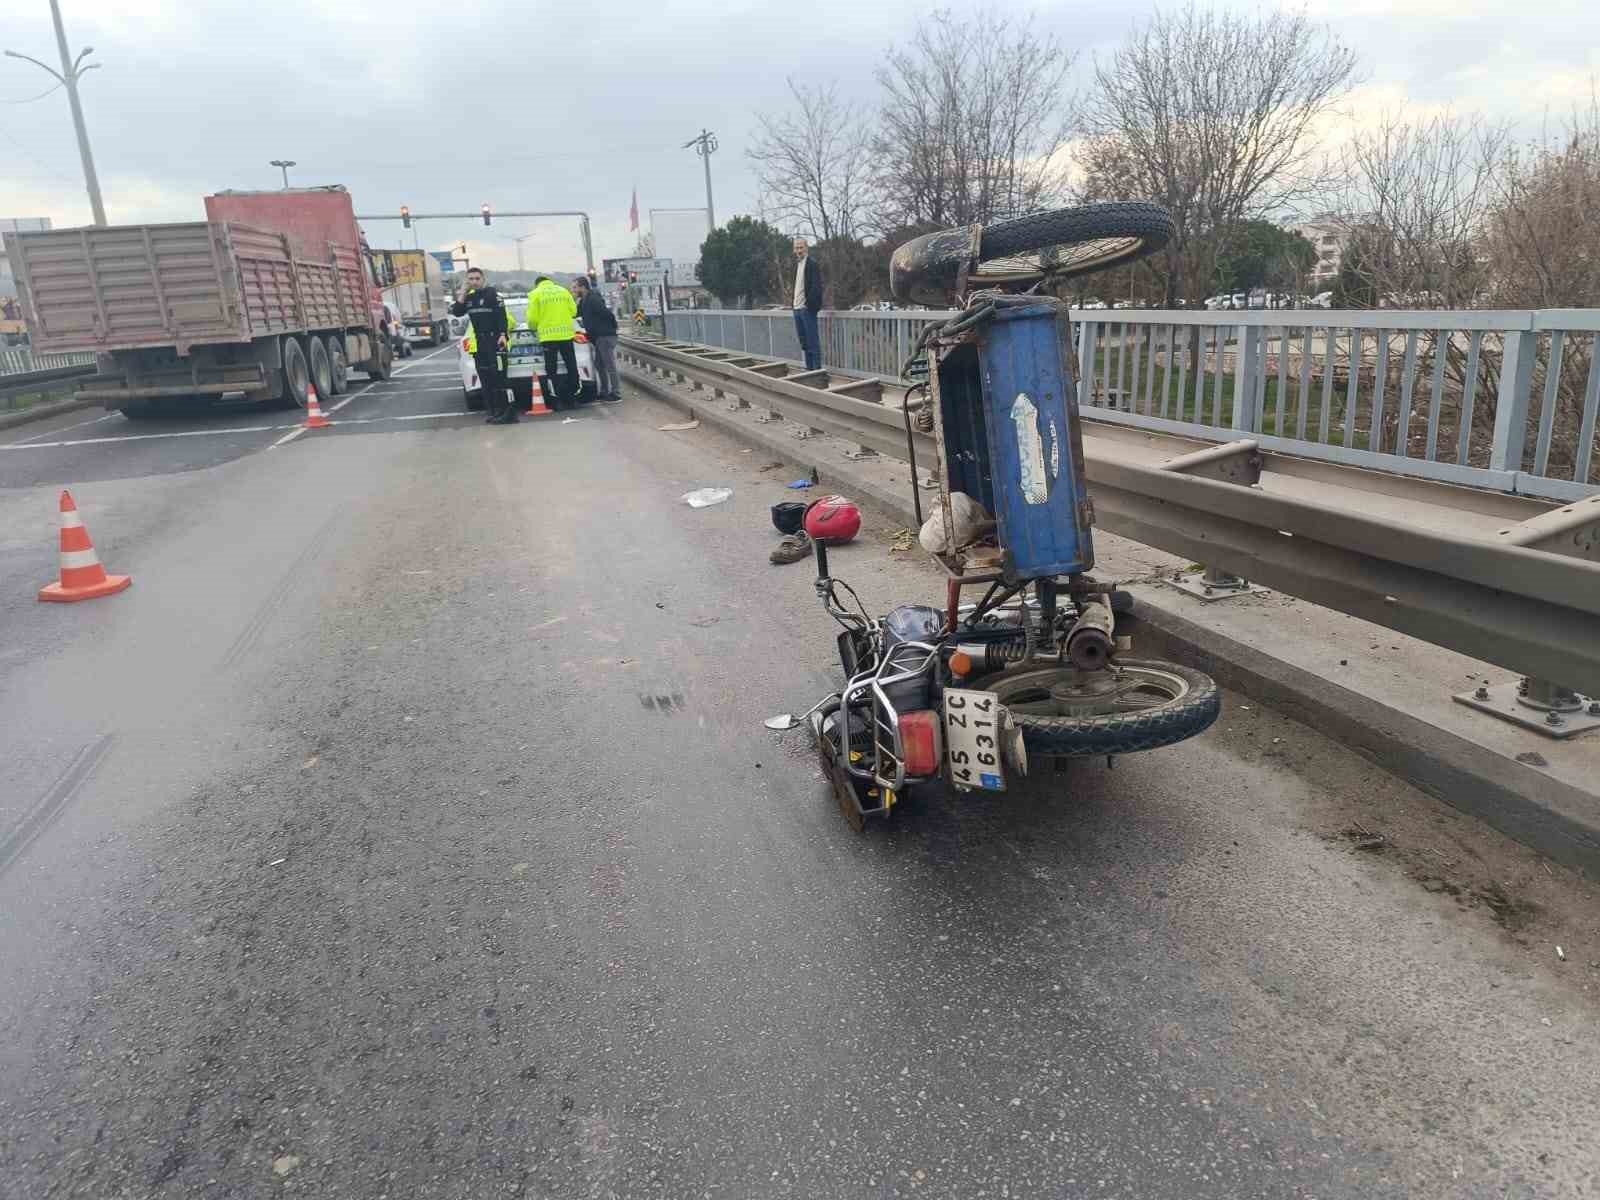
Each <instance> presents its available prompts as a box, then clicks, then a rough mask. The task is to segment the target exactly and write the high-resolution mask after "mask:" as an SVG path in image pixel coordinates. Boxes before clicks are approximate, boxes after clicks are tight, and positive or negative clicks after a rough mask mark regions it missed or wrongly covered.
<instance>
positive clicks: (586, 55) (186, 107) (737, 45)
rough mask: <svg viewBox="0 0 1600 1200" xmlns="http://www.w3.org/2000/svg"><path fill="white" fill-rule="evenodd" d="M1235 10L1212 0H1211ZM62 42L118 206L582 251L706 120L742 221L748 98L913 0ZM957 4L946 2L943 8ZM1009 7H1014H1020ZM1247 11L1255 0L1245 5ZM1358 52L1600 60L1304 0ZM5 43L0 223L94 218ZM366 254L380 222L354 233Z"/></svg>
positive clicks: (456, 9) (206, 17)
mask: <svg viewBox="0 0 1600 1200" xmlns="http://www.w3.org/2000/svg"><path fill="white" fill-rule="evenodd" d="M1223 2H1225V3H1226V2H1228V0H1223ZM62 6H63V9H64V16H65V20H66V25H67V36H68V40H69V43H70V44H71V45H72V47H73V49H74V50H76V49H78V48H80V47H82V46H85V45H92V46H94V48H95V55H94V57H95V58H96V59H97V60H99V61H101V62H103V63H104V66H103V67H102V68H101V69H100V70H97V71H94V72H92V73H90V74H89V75H88V76H87V77H86V78H85V80H84V82H83V98H84V109H85V114H86V119H87V124H88V127H89V134H90V137H91V139H92V142H93V145H94V150H95V156H96V165H97V167H98V169H99V173H100V179H101V187H102V190H103V192H104V195H105V202H106V209H107V216H108V218H109V219H110V220H111V221H112V222H114V223H115V222H135V221H181V220H194V219H198V218H199V217H200V216H201V215H202V209H201V204H200V197H201V196H202V195H204V194H205V193H207V192H210V191H215V190H219V189H222V188H230V187H232V188H251V187H259V188H268V187H276V186H278V184H279V178H280V177H279V173H278V171H277V169H276V168H274V167H271V166H268V165H267V164H268V162H269V160H271V159H274V158H289V159H294V160H295V161H296V162H297V163H298V165H297V166H295V167H294V168H293V169H292V170H291V172H290V178H291V181H292V182H293V183H296V184H300V185H312V184H325V183H342V184H344V185H345V186H346V187H348V188H349V189H350V191H351V193H352V194H353V195H354V197H355V201H356V207H357V210H358V211H361V212H392V211H395V210H397V209H398V208H399V206H400V205H401V204H409V205H410V206H411V208H412V209H413V210H414V211H418V212H421V211H425V210H455V211H465V210H476V209H477V207H478V205H479V204H481V203H483V202H485V201H487V202H489V203H490V204H492V205H493V206H494V207H495V208H496V209H501V210H509V209H583V210H587V211H588V212H589V213H590V214H591V215H592V218H593V222H594V241H595V255H596V258H597V259H599V258H601V257H611V256H615V255H619V254H627V253H630V252H631V251H632V249H633V235H632V234H630V233H629V232H628V205H629V199H630V196H631V193H632V191H633V188H634V187H635V185H637V187H638V193H639V209H640V221H641V224H642V225H644V226H645V227H648V224H649V210H650V209H651V208H652V207H657V208H671V207H682V206H688V205H700V204H703V203H704V184H703V182H702V176H701V169H700V161H699V159H698V158H697V157H696V156H695V154H694V152H693V151H691V150H683V149H680V146H681V145H682V143H683V142H684V141H686V140H687V139H689V138H691V137H693V136H694V135H695V134H696V133H698V132H699V130H700V129H701V128H702V127H707V128H710V129H712V130H713V131H715V132H716V134H717V136H718V138H719V139H720V141H721V149H720V151H719V152H718V153H717V154H716V155H715V156H714V157H713V159H712V176H713V185H714V188H715V200H716V209H717V214H718V218H719V220H726V219H727V217H728V216H731V215H733V214H735V213H739V212H753V211H754V209H755V205H756V194H755V183H754V180H753V178H752V176H751V172H750V169H749V165H748V163H747V161H746V160H745V157H744V149H745V147H746V146H747V145H748V144H749V142H750V139H751V136H752V133H753V130H754V128H755V114H756V113H758V112H761V111H770V110H773V109H776V108H780V107H781V106H782V105H783V103H784V101H785V99H786V93H785V85H784V79H785V76H788V75H792V76H794V77H796V78H798V79H802V80H805V81H807V82H824V81H827V80H837V81H838V82H839V84H840V86H841V87H842V88H843V89H844V90H845V92H846V94H847V95H849V96H850V97H851V98H852V99H854V100H856V101H858V102H859V103H860V104H861V105H862V107H863V109H864V110H866V109H870V107H871V106H872V104H873V100H874V95H875V91H876V87H875V84H874V83H873V79H872V69H873V66H874V64H875V63H876V62H877V60H878V59H879V57H880V56H881V55H882V53H883V51H884V49H885V48H886V47H887V46H888V45H889V44H890V43H892V42H893V41H895V40H896V39H897V38H901V37H903V36H904V35H905V33H906V32H907V30H908V29H909V28H910V27H911V25H912V24H913V22H914V21H915V19H916V17H917V16H918V15H919V14H920V13H923V12H926V11H927V9H928V8H929V7H931V6H930V5H928V4H914V3H904V2H901V0H811V2H810V3H807V4H805V5H801V6H796V5H793V4H773V3H752V2H750V0H717V2H707V0H702V2H698V3H687V2H684V0H651V2H649V3H634V2H632V0H612V2H611V3H595V2H593V0H590V2H588V3H572V2H566V0H564V2H562V3H549V2H547V0H523V2H521V3H500V2H498V0H479V2H477V3H470V4H457V5H447V6H431V5H394V4H386V5H381V6H380V5H377V4H371V3H354V2H351V0H343V2H341V0H317V2H315V3H313V2H312V0H276V2H275V3H271V4H263V3H259V2H256V3H249V4H245V3H239V2H237V0H184V2H183V3H178V2H177V0H119V2H118V3H117V4H114V5H113V4H108V3H105V0H97V2H96V3H94V4H92V5H91V4H89V3H86V2H85V0H62ZM955 6H956V7H957V8H961V7H963V5H961V4H960V3H957V4H956V5H955ZM1017 7H1018V8H1019V10H1020V9H1021V8H1022V6H1021V5H1018V6H1017ZM1032 7H1033V8H1034V9H1035V11H1036V12H1037V13H1038V16H1039V18H1040V22H1041V25H1042V26H1043V27H1047V28H1049V29H1051V30H1053V31H1055V32H1056V33H1058V34H1059V35H1060V36H1061V37H1062V38H1063V39H1064V40H1066V41H1068V42H1069V43H1070V44H1072V45H1074V46H1077V47H1078V48H1079V49H1080V50H1081V51H1082V55H1081V58H1080V60H1079V64H1078V68H1077V75H1078V77H1079V82H1080V84H1081V83H1083V82H1084V81H1085V78H1086V75H1087V68H1088V66H1089V63H1090V61H1091V59H1092V56H1093V55H1094V54H1095V53H1096V52H1098V53H1100V54H1104V53H1106V52H1107V51H1108V50H1109V49H1111V48H1112V47H1113V46H1115V44H1116V42H1117V41H1118V39H1119V38H1120V37H1121V36H1122V35H1123V34H1124V32H1125V31H1126V30H1127V29H1128V28H1129V26H1130V25H1131V24H1132V23H1133V22H1134V21H1135V20H1136V19H1138V17H1139V15H1140V14H1142V13H1146V12H1148V11H1150V8H1151V7H1152V5H1151V4H1150V3H1149V0H1133V2H1132V3H1131V4H1128V5H1126V6H1116V7H1117V8H1118V11H1116V12H1114V13H1113V12H1111V11H1109V10H1110V9H1111V8H1112V7H1113V6H1109V5H1105V4H1100V3H1096V4H1089V3H1085V2H1084V0H1070V2H1065V3H1052V2H1049V0H1045V2H1041V3H1039V4H1037V5H1034V6H1032ZM1241 7H1246V8H1248V9H1250V10H1252V11H1253V10H1254V9H1255V8H1256V7H1257V5H1256V3H1255V0H1247V2H1246V3H1244V4H1242V5H1241ZM1310 8H1311V11H1312V13H1313V15H1315V16H1317V17H1318V18H1319V19H1323V20H1326V21H1328V22H1330V23H1331V24H1332V25H1333V27H1334V29H1335V31H1336V32H1337V33H1338V34H1339V35H1340V36H1341V37H1342V38H1344V39H1345V40H1346V41H1347V42H1348V43H1349V44H1350V45H1352V46H1353V47H1355V48H1356V49H1357V50H1358V51H1359V53H1360V54H1361V55H1362V58H1363V69H1364V74H1365V78H1366V82H1365V83H1364V85H1363V86H1362V88H1361V89H1360V90H1359V92H1358V93H1357V94H1356V96H1355V97H1353V108H1354V110H1355V111H1356V112H1357V113H1371V112H1375V111H1378V110H1379V109H1382V108H1384V107H1386V106H1388V107H1392V106H1394V105H1398V104H1412V105H1425V106H1429V107H1438V106H1442V105H1449V104H1453V105H1454V106H1455V107H1456V108H1457V109H1458V110H1462V111H1467V110H1482V111H1486V112H1489V113H1492V114H1494V115H1497V116H1504V117H1510V118H1514V119H1517V120H1520V121H1523V122H1525V123H1526V124H1527V126H1528V127H1529V128H1530V129H1531V128H1534V127H1536V126H1537V124H1538V123H1539V121H1540V120H1541V118H1542V116H1543V114H1544V113H1546V112H1549V111H1553V112H1556V113H1557V114H1559V113H1560V112H1561V111H1564V110H1566V109H1567V108H1569V107H1570V106H1571V104H1572V103H1573V102H1574V101H1575V100H1576V99H1579V98H1581V97H1587V95H1588V94H1589V88H1590V86H1591V80H1592V79H1594V78H1595V77H1596V76H1600V15H1597V13H1600V6H1597V5H1595V4H1593V3H1592V2H1591V3H1582V2H1579V0H1571V2H1568V0H1553V2H1552V0H1533V2H1526V0H1525V2H1523V3H1518V4H1512V3H1510V0H1499V2H1498V3H1485V2H1483V0H1408V2H1407V3H1405V4H1403V5H1395V4H1393V3H1392V0H1311V4H1310ZM0 49H11V50H17V51H20V52H23V53H26V54H31V55H33V56H34V57H36V58H40V59H44V60H46V61H49V62H51V64H52V65H55V57H56V51H55V42H54V35H53V33H52V31H51V25H50V13H49V4H48V3H47V0H6V2H5V4H4V7H3V11H0ZM51 82H52V81H51V80H50V79H49V77H48V76H46V75H45V74H44V73H43V72H42V71H40V70H39V69H38V68H37V67H33V66H30V65H29V64H27V63H21V62H18V61H16V60H14V59H4V58H0V217H30V216H50V217H52V218H54V220H55V221H56V223H57V224H58V225H68V224H77V223H83V222H87V220H88V219H89V208H88V202H87V201H86V199H85V198H84V191H83V185H82V174H81V171H80V169H79V165H78V154H77V148H76V145H75V143H74V139H73V136H72V125H71V118H70V115H69V112H68V108H67V103H66V98H65V94H64V93H63V92H60V91H57V92H56V93H54V94H53V95H50V96H47V97H45V98H44V99H40V100H37V101H34V102H31V103H18V102H19V101H28V99H29V98H30V97H32V96H35V95H37V94H38V93H39V92H41V91H43V90H44V89H45V88H46V87H48V86H50V84H51ZM524 233H527V234H531V235H533V236H532V237H531V238H530V239H529V240H528V241H527V242H526V243H525V252H526V255H527V261H528V265H529V266H530V267H533V266H540V267H544V268H547V269H553V270H576V269H579V268H581V266H582V250H581V246H580V242H579V239H578V235H577V227H576V222H572V221H539V222H536V221H510V220H506V221H497V222H496V223H495V225H494V226H493V228H492V229H485V228H484V227H483V226H482V224H481V223H479V222H477V221H469V222H458V223H454V224H443V223H439V224H430V225H425V226H422V227H421V228H420V230H419V236H420V238H421V244H422V245H423V246H425V247H432V248H441V247H444V246H447V245H450V244H452V243H454V242H457V241H461V240H465V241H466V242H467V243H468V245H469V246H470V247H471V253H472V257H473V259H474V261H481V262H485V263H487V264H489V265H495V266H514V265H515V263H516V254H515V249H514V246H513V245H512V243H511V241H510V238H511V237H512V236H514V235H519V234H524ZM368 234H369V237H370V238H371V241H372V243H373V244H374V245H378V246H383V245H389V246H393V245H400V244H405V245H410V244H412V243H411V239H410V235H407V236H406V239H405V241H404V243H402V242H401V231H400V227H399V225H398V224H385V225H378V226H369V227H368Z"/></svg>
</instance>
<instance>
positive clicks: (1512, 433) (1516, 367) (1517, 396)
mask: <svg viewBox="0 0 1600 1200" xmlns="http://www.w3.org/2000/svg"><path fill="white" fill-rule="evenodd" d="M1534 348H1535V346H1534V334H1533V332H1532V331H1531V330H1517V331H1515V332H1512V331H1509V330H1508V331H1507V332H1506V335H1505V352H1504V353H1503V354H1502V356H1501V359H1500V391H1499V394H1498V395H1496V396H1495V404H1494V441H1493V443H1491V445H1490V446H1489V469H1490V470H1491V471H1520V470H1522V459H1523V456H1524V454H1525V452H1526V450H1527V443H1528V393H1529V392H1530V391H1531V390H1532V388H1533V359H1534Z"/></svg>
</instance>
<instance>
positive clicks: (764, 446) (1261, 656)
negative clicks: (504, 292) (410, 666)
mask: <svg viewBox="0 0 1600 1200" xmlns="http://www.w3.org/2000/svg"><path fill="white" fill-rule="evenodd" d="M628 378H629V384H630V386H631V387H633V388H635V389H637V390H638V391H640V392H643V393H645V394H646V395H648V396H650V397H651V398H653V399H656V400H660V401H662V402H663V403H666V404H669V405H671V406H673V407H674V408H678V409H681V410H683V411H685V412H690V413H692V414H693V415H694V416H695V417H697V418H699V420H700V422H701V423H702V424H704V425H708V426H710V427H712V428H714V429H717V430H719V431H720V432H722V433H725V434H727V435H728V436H730V437H733V438H735V439H737V440H738V441H740V442H743V443H744V444H746V445H750V446H754V447H756V448H757V449H761V450H765V451H767V452H769V453H770V454H772V456H773V457H774V458H778V459H782V460H783V461H784V462H786V463H788V464H790V465H793V466H794V467H796V468H797V469H800V470H802V471H803V470H810V469H814V470H816V472H817V476H818V479H819V480H820V481H821V482H822V483H824V484H827V485H829V486H836V487H838V488H840V489H841V490H844V491H848V492H850V493H851V494H853V495H857V496H860V497H861V498H862V499H863V500H866V501H869V502H870V503H871V504H872V505H874V506H875V507H877V508H880V509H882V510H883V511H884V512H886V513H888V514H889V515H891V516H893V517H894V518H895V519H896V520H899V521H902V522H904V523H905V524H907V525H910V524H911V523H912V521H913V519H914V518H913V514H912V509H911V504H910V501H909V499H908V489H907V488H906V487H905V486H904V485H901V486H900V487H898V488H890V487H888V486H885V484H883V483H882V482H880V481H878V480H875V479H872V478H871V477H870V472H868V471H866V470H863V469H862V468H860V467H858V466H857V465H856V464H855V463H852V462H850V461H849V460H844V461H842V462H841V461H838V460H830V461H828V462H826V463H824V462H820V461H815V462H814V461H807V459H806V457H805V454H804V451H803V450H801V448H800V447H801V445H802V443H797V442H795V441H794V440H793V439H791V438H788V437H784V436H781V435H780V434H778V433H776V432H774V433H768V432H767V431H766V429H765V428H764V427H761V426H752V425H751V424H750V423H749V422H747V421H742V420H739V419H738V418H736V417H734V416H732V415H731V414H729V413H726V412H723V411H721V410H720V409H719V408H718V406H717V405H716V404H715V403H714V402H713V401H712V398H711V396H710V394H709V393H708V394H707V395H706V396H705V397H704V398H703V399H702V398H700V397H694V398H691V397H689V396H684V395H681V394H679V393H677V392H674V391H673V390H672V389H671V387H669V386H667V385H665V384H663V383H662V382H660V381H658V380H657V379H655V378H654V377H652V376H649V375H645V374H643V373H641V372H640V371H639V370H638V368H636V367H631V366H630V368H629V370H628ZM778 428H782V427H781V426H780V427H778ZM818 457H819V458H820V457H821V456H820V455H819V456H818ZM901 466H902V467H904V464H903V463H902V464H901ZM1137 611H1138V617H1139V622H1140V634H1139V636H1140V641H1141V646H1146V647H1149V648H1150V649H1151V651H1152V652H1153V653H1155V654H1157V655H1159V656H1160V657H1163V658H1168V659H1171V660H1172V661H1174V662H1178V663H1183V664H1185V665H1189V666H1193V667H1195V668H1197V669H1198V670H1202V671H1205V672H1206V673H1207V674H1209V675H1210V676H1211V677H1212V678H1213V679H1215V680H1216V681H1217V682H1218V683H1219V684H1221V685H1222V686H1224V687H1227V688H1231V689H1233V690H1234V691H1238V692H1242V693H1244V694H1245V695H1247V696H1250V697H1252V698H1254V699H1256V700H1258V701H1260V702H1261V703H1262V704H1265V705H1269V706H1271V707H1272V708H1274V709H1276V710H1277V711H1279V712H1281V713H1283V714H1284V715H1285V716H1288V717H1291V718H1292V719H1294V720H1296V721H1299V722H1300V723H1301V724H1303V725H1307V726H1309V727H1311V728H1313V729H1316V730H1317V731H1318V732H1320V733H1323V734H1326V735H1327V736H1329V737H1331V738H1333V739H1335V740H1336V741H1339V742H1341V743H1343V744H1344V745H1345V746H1347V747H1349V748H1350V749H1351V750H1354V751H1355V752H1356V753H1358V754H1360V755H1361V756H1362V757H1363V758H1366V759H1368V760H1370V761H1371V762H1373V763H1375V764H1377V765H1378V766H1380V767H1382V768H1384V769H1385V770H1386V771H1389V772H1390V773H1392V774H1394V775H1397V776H1399V777H1400V778H1402V779H1404V780H1406V781H1407V782H1408V783H1410V784H1412V785H1414V786H1415V787H1417V788H1419V789H1420V790H1422V791H1424V792H1426V793H1428V794H1429V795H1431V796H1434V797H1436V798H1437V799H1439V800H1441V801H1443V802H1444V803H1446V804H1448V805H1450V806H1451V807H1452V808H1456V809H1459V810H1460V811H1462V812H1465V813H1468V814H1470V815H1471V816H1473V817H1476V818H1477V819H1478V820H1481V821H1483V822H1484V823H1485V824H1488V825H1490V826H1492V827H1494V828H1495V829H1498V830H1499V831H1500V832H1501V833H1504V834H1505V835H1506V836H1507V837H1510V838H1513V839H1515V840H1516V841H1518V842H1521V843H1522V844H1523V845H1525V846H1529V847H1531V848H1532V849H1535V850H1537V851H1539V852H1540V853H1541V854H1545V855H1548V856H1549V857H1550V858H1552V859H1554V860H1555V861H1556V862H1559V863H1562V864H1564V865H1566V866H1569V867H1572V868H1574V869H1577V870H1580V871H1583V872H1586V873H1587V874H1589V875H1591V876H1600V819H1597V817H1596V814H1595V807H1596V806H1595V800H1594V797H1593V796H1591V795H1589V794H1588V793H1586V792H1583V791H1581V790H1580V789H1578V788H1575V787H1572V786H1571V785H1570V784H1567V783H1564V782H1562V781H1561V780H1558V779H1553V778H1551V777H1550V776H1548V775H1545V774H1543V773H1542V772H1540V771H1539V770H1538V769H1537V768H1535V767H1531V766H1526V765H1524V764H1522V763H1519V762H1516V761H1515V760H1513V759H1510V758H1507V757H1506V756H1504V755H1502V754H1499V753H1497V752H1495V751H1493V750H1488V749H1485V748H1484V747H1482V746H1479V745H1477V744H1475V743H1473V742H1470V741H1468V740H1467V739H1465V738H1463V737H1460V736H1459V735H1457V734H1454V733H1451V732H1449V731H1448V730H1445V729H1441V728H1439V727H1438V726H1436V725H1431V724H1429V723H1428V722H1426V721H1422V720H1419V719H1418V718H1416V717H1413V716H1411V715H1410V714H1409V713H1406V712H1403V711H1401V710H1400V709H1397V708H1394V707H1393V706H1391V705H1388V704H1385V703H1383V702H1381V701H1378V700H1374V699H1373V698H1372V697H1370V696H1365V695H1362V694H1361V693H1359V692H1355V691H1352V690H1350V689H1349V688H1346V687H1343V686H1342V685H1340V684H1337V683H1334V682H1332V681H1330V680H1327V679H1324V678H1322V677H1321V676H1318V675H1314V674H1312V673H1311V672H1309V671H1306V670H1304V669H1302V668H1300V667H1297V666H1294V665H1293V664H1290V663H1286V662H1283V661H1282V660H1280V659H1276V658H1273V657H1272V656H1271V655H1268V654H1266V653H1264V652H1262V651H1261V650H1258V649H1256V648H1255V647H1253V646H1250V645H1247V644H1245V643H1243V642H1241V641H1239V640H1238V639H1236V638H1233V637H1230V636H1228V635H1226V634H1221V633H1218V632H1216V631H1215V630H1211V629H1207V628H1205V627H1204V626H1201V625H1198V624H1196V623H1195V622H1193V621H1191V620H1190V619H1189V618H1188V617H1186V616H1184V615H1182V614H1180V613H1178V612H1175V611H1173V610H1172V609H1169V608H1166V607H1164V606H1163V605H1162V604H1161V603H1160V601H1159V600H1156V599H1152V598H1151V597H1150V596H1149V595H1147V594H1145V593H1144V592H1141V593H1140V595H1139V606H1138V610H1137Z"/></svg>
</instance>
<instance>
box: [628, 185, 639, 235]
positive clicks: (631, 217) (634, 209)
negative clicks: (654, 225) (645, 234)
mask: <svg viewBox="0 0 1600 1200" xmlns="http://www.w3.org/2000/svg"><path fill="white" fill-rule="evenodd" d="M638 228H639V189H638V188H634V189H633V204H632V205H631V206H629V208H628V232H629V233H632V232H633V231H635V230H636V229H638Z"/></svg>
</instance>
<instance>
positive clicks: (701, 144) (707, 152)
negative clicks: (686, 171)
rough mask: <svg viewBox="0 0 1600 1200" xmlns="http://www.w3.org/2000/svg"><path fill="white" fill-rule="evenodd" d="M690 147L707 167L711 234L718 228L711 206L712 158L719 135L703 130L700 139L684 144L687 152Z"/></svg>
mask: <svg viewBox="0 0 1600 1200" xmlns="http://www.w3.org/2000/svg"><path fill="white" fill-rule="evenodd" d="M690 146H693V147H694V152H695V153H696V154H698V155H699V156H700V158H701V160H702V161H703V162H704V163H705V165H706V232H707V233H710V232H712V231H713V230H714V229H716V227H717V214H716V211H715V209H713V208H712V206H711V156H712V155H713V154H715V153H716V152H717V135H716V134H714V133H712V132H711V131H710V130H709V129H702V130H701V131H700V136H699V137H692V138H690V139H689V140H688V141H687V142H685V143H684V144H683V148H684V149H685V150H687V149H688V148H689V147H690Z"/></svg>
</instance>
